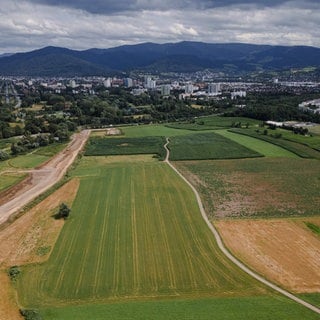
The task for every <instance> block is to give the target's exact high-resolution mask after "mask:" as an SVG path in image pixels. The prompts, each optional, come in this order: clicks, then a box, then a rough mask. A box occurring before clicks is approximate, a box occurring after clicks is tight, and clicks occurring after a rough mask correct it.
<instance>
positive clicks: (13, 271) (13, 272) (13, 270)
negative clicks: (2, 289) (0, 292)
mask: <svg viewBox="0 0 320 320" xmlns="http://www.w3.org/2000/svg"><path fill="white" fill-rule="evenodd" d="M20 272H21V271H20V268H19V267H18V266H12V267H10V269H9V270H8V275H9V277H10V279H11V280H12V281H16V280H17V278H18V276H19V274H20Z"/></svg>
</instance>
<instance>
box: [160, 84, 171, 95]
mask: <svg viewBox="0 0 320 320" xmlns="http://www.w3.org/2000/svg"><path fill="white" fill-rule="evenodd" d="M170 90H171V86H170V84H164V85H162V86H161V95H163V96H170Z"/></svg>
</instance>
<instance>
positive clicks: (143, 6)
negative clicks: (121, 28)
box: [31, 0, 319, 14]
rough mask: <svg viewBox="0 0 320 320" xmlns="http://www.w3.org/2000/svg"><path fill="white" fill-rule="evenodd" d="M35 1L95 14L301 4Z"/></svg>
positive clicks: (267, 0)
mask: <svg viewBox="0 0 320 320" xmlns="http://www.w3.org/2000/svg"><path fill="white" fill-rule="evenodd" d="M31 2H33V3H38V4H45V5H51V6H59V7H61V6H63V7H68V8H74V9H80V10H84V11H87V12H90V13H94V14H97V13H98V14H101V13H104V14H105V13H107V14H112V13H119V12H122V11H141V10H175V9H179V10H186V9H202V10H205V9H212V8H219V7H229V6H243V5H254V6H256V7H274V6H279V5H282V4H284V3H288V2H290V3H292V4H293V5H295V6H299V5H301V1H290V0H261V1H257V0H197V1H192V0H174V1H172V0H118V1H112V0H91V1H88V0H31ZM313 4H315V5H317V4H319V0H306V1H303V6H307V5H313Z"/></svg>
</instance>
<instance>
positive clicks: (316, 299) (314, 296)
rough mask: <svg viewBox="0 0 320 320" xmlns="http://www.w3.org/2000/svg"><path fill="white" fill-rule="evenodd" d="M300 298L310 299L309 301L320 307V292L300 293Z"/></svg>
mask: <svg viewBox="0 0 320 320" xmlns="http://www.w3.org/2000/svg"><path fill="white" fill-rule="evenodd" d="M298 296H299V298H301V299H303V300H305V301H308V302H309V303H311V304H313V305H314V306H317V307H319V308H320V293H318V292H317V293H305V294H299V295H298Z"/></svg>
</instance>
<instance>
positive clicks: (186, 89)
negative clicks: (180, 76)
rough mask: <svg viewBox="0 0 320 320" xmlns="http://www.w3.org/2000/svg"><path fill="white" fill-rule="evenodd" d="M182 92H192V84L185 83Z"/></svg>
mask: <svg viewBox="0 0 320 320" xmlns="http://www.w3.org/2000/svg"><path fill="white" fill-rule="evenodd" d="M184 92H185V93H190V94H192V93H193V84H192V83H191V82H189V83H187V84H186V85H185V87H184Z"/></svg>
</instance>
